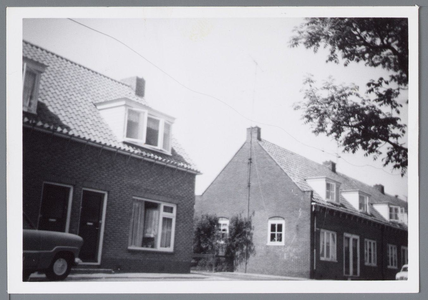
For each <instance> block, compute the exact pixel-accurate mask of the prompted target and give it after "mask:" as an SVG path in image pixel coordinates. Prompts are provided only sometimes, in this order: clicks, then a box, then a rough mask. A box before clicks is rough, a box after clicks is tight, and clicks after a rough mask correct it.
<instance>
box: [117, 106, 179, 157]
mask: <svg viewBox="0 0 428 300" xmlns="http://www.w3.org/2000/svg"><path fill="white" fill-rule="evenodd" d="M171 127H172V126H171V123H169V122H168V121H166V120H165V119H163V118H162V117H158V116H154V115H152V114H149V113H148V112H147V111H145V110H139V109H134V108H128V109H127V114H126V129H125V133H126V134H125V139H126V140H128V141H131V142H136V143H139V144H143V145H145V146H149V147H153V148H156V149H162V150H165V151H166V152H170V151H171Z"/></svg>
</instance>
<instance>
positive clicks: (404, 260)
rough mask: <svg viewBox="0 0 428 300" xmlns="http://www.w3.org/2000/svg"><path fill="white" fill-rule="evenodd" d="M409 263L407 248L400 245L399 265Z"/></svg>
mask: <svg viewBox="0 0 428 300" xmlns="http://www.w3.org/2000/svg"><path fill="white" fill-rule="evenodd" d="M408 263H409V249H408V248H407V247H406V246H401V266H404V265H407V264H408Z"/></svg>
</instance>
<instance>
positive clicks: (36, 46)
mask: <svg viewBox="0 0 428 300" xmlns="http://www.w3.org/2000/svg"><path fill="white" fill-rule="evenodd" d="M22 42H24V43H26V44H29V45H31V46H33V47H35V48H38V49H40V50H42V51H45V52H47V53H49V54H52V55H54V56H56V57H58V58H61V59H63V60H65V61H68V62H69V63H71V64H74V65H76V66H79V67H82V68H83V69H86V70H88V71H90V72H92V73H95V74H97V75H100V76H102V77H105V78H107V79H110V80H111V81H114V82H116V83H119V84H121V85H124V86H127V87H129V85H128V84H126V83H124V82H122V81H120V80H117V79H114V78H111V77H109V76H107V75H105V74H102V73H100V72H98V71H95V70H93V69H91V68H88V67H85V66H84V65H82V64H80V63H77V62H75V61H73V60H71V59H69V58H66V57H64V56H61V55H59V54H57V53H55V52H52V51H50V50H48V49H46V48H43V47H41V46H39V45H36V44H34V43H32V42H29V41H26V40H22ZM136 97H139V96H136ZM139 98H141V97H139Z"/></svg>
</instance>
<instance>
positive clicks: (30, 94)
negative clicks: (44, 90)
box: [22, 69, 37, 109]
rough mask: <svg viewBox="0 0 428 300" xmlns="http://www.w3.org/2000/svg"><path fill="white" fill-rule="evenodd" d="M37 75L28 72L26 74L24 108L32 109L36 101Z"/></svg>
mask: <svg viewBox="0 0 428 300" xmlns="http://www.w3.org/2000/svg"><path fill="white" fill-rule="evenodd" d="M36 79H37V74H36V73H34V72H32V71H30V70H28V69H27V71H26V73H25V82H24V91H23V99H22V100H23V106H24V108H26V109H28V108H31V106H32V103H33V101H34V99H33V98H34V89H35V87H36Z"/></svg>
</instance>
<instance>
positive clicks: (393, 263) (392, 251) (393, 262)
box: [388, 244, 397, 269]
mask: <svg viewBox="0 0 428 300" xmlns="http://www.w3.org/2000/svg"><path fill="white" fill-rule="evenodd" d="M388 268H394V269H396V268H397V246H395V245H391V244H388Z"/></svg>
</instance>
